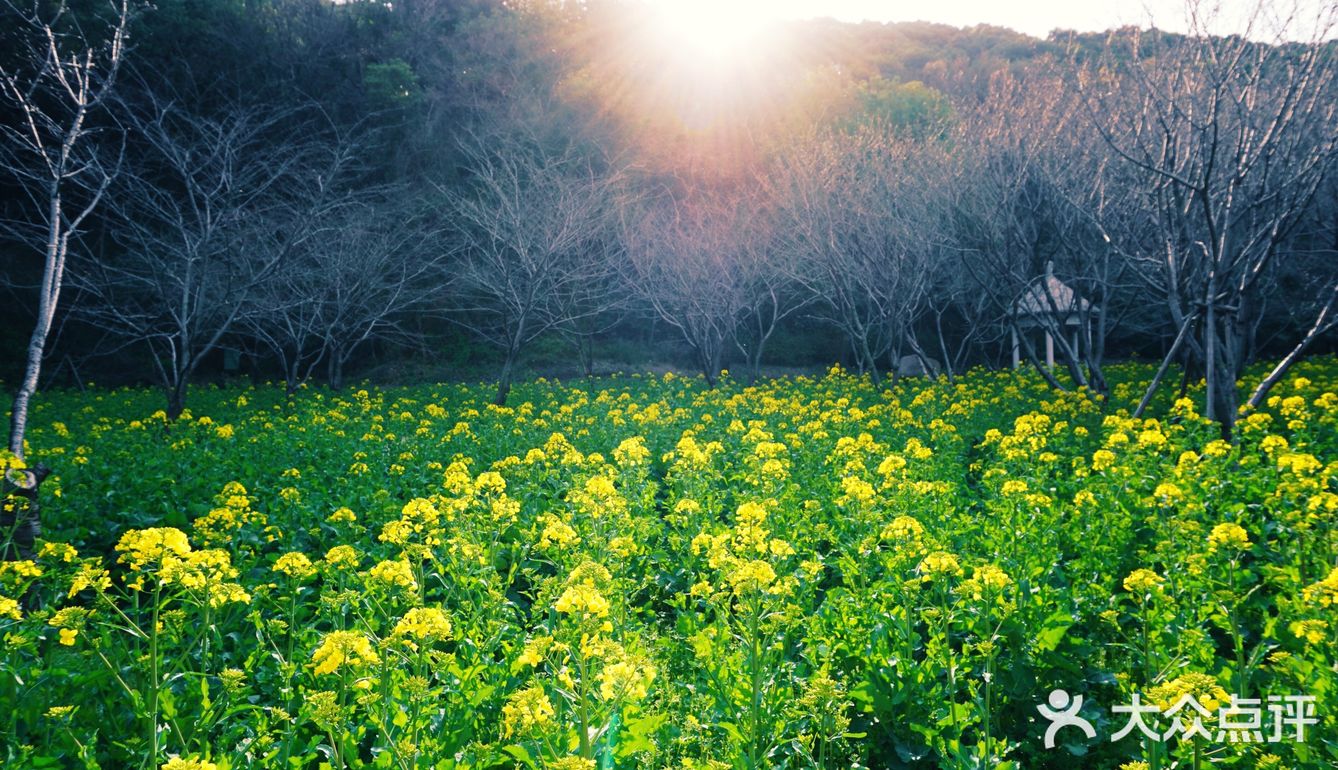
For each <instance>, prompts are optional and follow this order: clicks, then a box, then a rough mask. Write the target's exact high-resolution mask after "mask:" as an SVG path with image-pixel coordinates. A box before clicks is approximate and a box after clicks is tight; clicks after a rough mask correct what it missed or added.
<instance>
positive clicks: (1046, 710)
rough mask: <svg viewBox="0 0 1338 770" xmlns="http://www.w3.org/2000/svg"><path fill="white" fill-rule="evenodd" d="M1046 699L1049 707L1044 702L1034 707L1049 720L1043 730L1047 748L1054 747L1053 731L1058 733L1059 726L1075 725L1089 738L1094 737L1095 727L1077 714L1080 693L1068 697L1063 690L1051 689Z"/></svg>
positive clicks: (1079, 704) (1080, 706) (1080, 707)
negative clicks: (1047, 725)
mask: <svg viewBox="0 0 1338 770" xmlns="http://www.w3.org/2000/svg"><path fill="white" fill-rule="evenodd" d="M1047 700H1048V701H1049V702H1050V705H1049V707H1047V706H1046V705H1045V704H1041V705H1039V706H1037V707H1036V710H1037V711H1039V712H1041V716H1043V717H1045V718H1046V719H1048V720H1050V726H1049V727H1048V728H1046V730H1045V747H1046V748H1047V749H1053V748H1054V747H1055V733H1058V732H1059V729H1060V728H1061V727H1076V728H1078V729H1079V730H1082V731H1083V734H1084V735H1086V736H1087V737H1088V738H1089V739H1091V738H1095V737H1096V728H1094V727H1092V723H1091V722H1088V721H1087V720H1086V719H1083V718H1082V717H1080V716H1078V711H1079V710H1081V709H1082V696H1081V695H1074V696H1072V697H1070V696H1069V694H1068V693H1067V692H1065V691H1064V690H1051V691H1050V696H1049V697H1048V698H1047Z"/></svg>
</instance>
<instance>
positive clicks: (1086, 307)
mask: <svg viewBox="0 0 1338 770" xmlns="http://www.w3.org/2000/svg"><path fill="white" fill-rule="evenodd" d="M1092 310H1094V308H1093V306H1092V304H1091V303H1090V302H1088V301H1087V300H1085V299H1083V298H1082V297H1080V296H1079V295H1078V293H1077V292H1076V291H1074V290H1073V288H1072V287H1071V286H1069V285H1068V284H1066V283H1064V282H1063V281H1061V280H1059V279H1058V278H1056V277H1055V274H1054V263H1053V262H1046V263H1045V275H1043V276H1040V277H1038V278H1036V280H1034V281H1032V282H1031V284H1030V285H1028V286H1027V289H1026V290H1025V291H1024V292H1023V293H1022V296H1021V297H1019V298H1018V299H1017V300H1016V301H1015V302H1014V303H1013V307H1012V310H1011V311H1010V313H1009V316H1010V318H1011V320H1012V323H1011V324H1010V326H1011V331H1012V334H1013V368H1014V369H1016V368H1017V367H1018V365H1019V364H1020V363H1021V361H1022V357H1021V348H1020V345H1021V340H1020V339H1019V338H1018V332H1019V330H1021V333H1022V334H1030V333H1032V330H1034V329H1041V330H1042V331H1043V332H1044V333H1045V365H1046V367H1047V368H1049V369H1054V368H1055V339H1054V336H1053V335H1054V334H1055V333H1064V334H1069V335H1071V336H1072V344H1073V349H1074V350H1077V349H1078V333H1079V332H1080V331H1084V329H1083V325H1084V324H1087V325H1089V326H1090V323H1091V322H1090V320H1089V319H1090V318H1091V312H1092Z"/></svg>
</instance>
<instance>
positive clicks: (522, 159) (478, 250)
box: [442, 129, 617, 404]
mask: <svg viewBox="0 0 1338 770" xmlns="http://www.w3.org/2000/svg"><path fill="white" fill-rule="evenodd" d="M461 153H462V155H463V157H464V158H465V163H466V173H467V178H466V180H465V182H464V184H462V185H457V186H454V187H451V188H443V190H442V192H443V196H444V201H445V203H444V209H445V213H446V214H447V215H448V219H449V220H450V221H451V222H453V223H454V224H455V225H456V226H457V227H458V233H457V234H458V237H459V239H460V242H459V248H458V249H456V255H455V258H454V259H453V260H452V263H451V266H450V274H449V281H450V287H449V288H450V291H449V294H450V304H449V307H448V308H447V310H448V314H449V317H450V319H451V320H452V321H454V322H456V323H458V324H460V325H461V326H463V327H465V328H467V329H469V330H470V331H472V332H474V333H475V334H477V335H478V336H479V337H480V338H482V339H483V340H485V341H486V342H488V343H489V344H491V345H494V346H496V347H497V348H498V349H500V350H501V351H502V355H503V361H502V370H501V372H500V374H499V375H498V381H497V396H496V402H497V403H498V404H504V403H506V398H507V395H508V394H509V393H510V391H511V380H512V377H513V376H514V374H515V368H516V364H517V362H518V360H519V358H520V355H521V352H522V351H523V350H524V349H525V347H526V346H527V345H529V344H530V343H531V342H533V341H534V340H535V339H536V338H537V337H539V336H541V335H543V334H545V333H548V332H551V331H557V330H559V329H562V328H564V327H569V325H571V324H574V323H576V322H578V321H579V320H580V319H582V318H587V317H593V316H594V315H596V314H598V313H599V312H601V311H602V309H603V308H604V307H605V298H604V297H603V296H602V295H600V294H598V293H594V294H592V293H591V290H592V289H595V288H597V287H600V286H603V285H605V283H604V281H605V277H606V275H607V272H608V270H609V265H608V263H607V262H606V261H605V260H603V259H600V258H598V257H600V256H601V255H604V254H605V253H606V249H607V247H606V244H605V243H604V242H603V239H605V238H608V237H609V233H610V230H609V222H610V218H609V202H610V195H611V190H612V185H613V182H614V180H615V178H616V176H617V174H616V172H605V171H602V170H600V169H597V168H596V167H595V166H594V165H593V163H592V161H591V160H590V159H588V158H585V157H582V156H581V155H580V153H578V152H577V151H576V150H575V149H574V148H572V147H570V146H567V147H563V148H558V149H554V148H551V147H548V146H545V144H544V143H543V142H542V141H541V140H540V138H539V137H538V136H536V135H535V134H533V133H529V132H526V131H524V130H520V129H517V130H516V131H514V132H512V133H510V134H505V135H496V134H495V135H488V136H485V135H479V134H475V135H472V136H470V137H469V138H468V139H467V140H466V141H464V142H463V143H462V145H461Z"/></svg>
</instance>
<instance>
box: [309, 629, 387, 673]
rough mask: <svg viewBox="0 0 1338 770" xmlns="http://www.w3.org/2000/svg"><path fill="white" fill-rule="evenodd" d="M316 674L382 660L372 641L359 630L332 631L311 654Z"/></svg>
mask: <svg viewBox="0 0 1338 770" xmlns="http://www.w3.org/2000/svg"><path fill="white" fill-rule="evenodd" d="M311 662H312V663H313V664H314V665H315V673H316V674H318V675H319V674H332V673H334V672H335V671H338V670H339V669H340V667H342V666H345V665H347V666H351V667H359V666H370V665H374V664H376V663H380V662H381V658H380V656H378V655H377V654H376V650H374V649H372V642H371V640H370V639H368V638H367V635H366V634H363V633H361V632H359V631H331V632H330V633H328V634H326V635H325V638H324V639H322V640H321V645H320V646H319V647H317V648H316V651H315V652H313V653H312V654H311Z"/></svg>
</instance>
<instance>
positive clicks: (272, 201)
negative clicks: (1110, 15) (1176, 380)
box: [0, 0, 1338, 424]
mask: <svg viewBox="0 0 1338 770" xmlns="http://www.w3.org/2000/svg"><path fill="white" fill-rule="evenodd" d="M122 7H124V9H125V10H126V11H127V12H128V14H129V16H130V20H129V22H128V25H127V26H126V28H125V29H126V32H125V35H124V41H123V42H122V43H121V44H122V45H123V46H124V48H123V51H121V54H122V60H121V66H120V68H119V70H118V72H117V73H116V79H115V82H114V84H108V85H109V88H108V89H107V93H106V96H105V98H104V99H102V100H100V101H99V102H98V103H97V104H96V105H94V107H95V108H94V109H90V110H89V111H88V116H87V123H86V129H87V130H86V132H85V133H84V134H83V135H82V136H81V138H80V143H79V145H78V148H77V149H78V152H80V153H85V155H80V156H79V158H82V160H79V162H78V163H75V164H74V165H72V166H71V167H70V168H71V169H72V170H70V171H69V172H68V174H69V175H68V176H67V177H65V179H66V180H67V182H66V187H65V189H64V192H63V196H64V197H63V199H62V203H63V205H65V206H67V207H68V206H71V205H74V206H75V207H76V208H77V207H78V206H77V205H76V204H82V203H91V202H96V205H95V206H88V207H87V216H84V217H82V218H79V219H78V220H77V221H73V220H72V219H71V218H70V217H69V216H66V217H65V219H63V220H60V221H62V222H66V224H68V225H70V227H69V228H68V234H69V237H68V256H67V258H66V262H65V264H64V275H63V290H62V292H61V295H60V297H59V303H58V306H57V307H56V308H55V312H54V315H53V322H52V331H51V334H50V337H49V340H48V342H47V344H46V346H45V350H44V358H45V362H46V364H45V375H44V377H45V380H44V381H52V382H63V383H83V382H86V381H88V380H90V379H91V380H96V381H98V382H104V383H115V382H121V381H128V380H143V381H152V382H156V383H157V384H159V385H160V386H161V387H162V388H163V390H164V393H165V395H166V398H167V400H168V403H169V405H170V408H171V410H173V411H175V410H179V409H181V408H182V407H183V406H184V403H185V398H186V392H187V391H186V386H187V385H188V384H189V383H191V382H196V381H200V380H205V379H211V378H215V377H218V376H220V375H229V374H247V373H249V374H251V375H253V376H258V377H266V378H282V379H283V380H284V381H286V382H287V383H288V384H289V386H290V387H292V388H297V387H298V386H300V385H301V384H302V383H305V382H308V381H313V380H314V381H326V382H330V383H332V384H335V385H338V384H339V383H341V382H342V381H344V380H345V379H346V378H347V377H349V376H358V377H362V376H372V377H387V378H388V377H406V376H421V377H434V378H440V377H445V376H452V375H459V374H460V373H461V372H467V373H477V372H483V371H487V372H488V373H489V376H495V377H496V378H497V380H498V382H499V387H498V393H497V397H498V399H499V401H500V400H504V399H505V398H506V394H507V390H508V388H509V383H510V381H511V379H512V378H513V377H515V376H516V375H517V372H519V371H523V370H526V369H527V368H529V369H533V368H536V367H538V368H543V367H548V368H550V369H552V370H554V371H558V373H568V374H579V373H590V372H594V371H597V370H599V369H600V367H601V366H607V365H608V363H609V362H611V361H612V362H617V363H621V364H628V365H637V364H645V363H648V362H651V361H658V362H665V361H668V362H676V363H678V364H680V365H687V364H690V365H692V366H695V367H696V368H697V369H698V370H700V371H701V372H702V373H703V374H704V375H705V376H706V377H707V379H708V380H713V379H714V377H715V376H717V374H718V373H719V371H720V370H721V369H722V368H724V367H731V368H733V369H735V370H743V371H746V372H748V373H756V372H758V371H761V370H762V369H763V367H765V366H804V365H811V364H814V363H816V362H829V361H831V360H832V359H838V360H841V361H843V362H844V363H846V364H847V365H848V366H849V367H851V368H853V369H856V370H858V371H861V372H864V373H867V374H868V375H869V376H871V377H873V378H874V379H875V381H877V380H879V379H880V378H882V377H884V376H887V375H889V374H890V375H892V376H895V374H896V372H897V371H898V368H899V367H902V366H903V365H904V361H905V360H906V359H907V357H913V358H914V359H915V360H916V361H917V362H919V364H920V367H921V368H923V369H926V370H928V371H930V372H931V373H934V374H938V375H940V376H945V377H954V376H955V375H956V374H957V373H960V372H962V371H963V370H964V369H966V368H967V367H970V366H973V365H978V364H986V365H996V366H998V365H1007V364H1008V363H1009V362H1010V360H1011V359H1012V358H1013V357H1014V356H1016V358H1017V359H1018V360H1020V361H1021V362H1022V363H1023V364H1024V365H1033V366H1036V367H1038V368H1040V369H1041V370H1042V371H1044V372H1045V373H1046V375H1047V376H1048V377H1050V378H1051V380H1052V384H1053V386H1054V387H1056V388H1067V387H1074V386H1087V387H1090V388H1092V389H1094V390H1097V391H1101V390H1103V389H1104V388H1105V382H1104V378H1103V375H1102V365H1103V363H1104V362H1105V361H1107V360H1109V359H1111V358H1118V357H1127V356H1129V355H1131V354H1136V355H1141V356H1145V357H1150V358H1154V359H1158V360H1164V361H1165V363H1166V366H1165V367H1163V368H1164V369H1165V370H1170V371H1177V372H1179V371H1183V372H1185V376H1186V377H1193V378H1195V379H1197V378H1199V377H1203V378H1205V379H1206V380H1207V381H1208V385H1209V387H1208V394H1209V395H1208V399H1209V404H1208V405H1207V413H1208V414H1210V415H1213V416H1216V417H1218V418H1219V419H1222V420H1223V421H1224V422H1225V423H1228V424H1229V422H1230V420H1231V419H1232V415H1234V414H1235V413H1236V410H1237V408H1238V406H1239V405H1240V404H1241V402H1243V401H1245V400H1247V399H1249V398H1251V397H1256V398H1257V397H1259V396H1261V395H1262V394H1261V392H1254V389H1255V385H1256V383H1248V384H1247V385H1248V387H1247V389H1246V390H1245V391H1244V392H1239V390H1238V388H1237V384H1236V383H1237V380H1238V379H1239V378H1240V375H1241V373H1242V372H1243V371H1244V369H1245V367H1246V366H1248V365H1249V364H1251V363H1253V362H1255V361H1258V360H1260V359H1261V358H1271V359H1279V360H1282V361H1283V365H1284V366H1285V365H1286V364H1287V363H1288V362H1290V361H1291V360H1294V359H1295V358H1297V357H1299V356H1301V355H1302V354H1304V353H1305V352H1307V351H1314V350H1324V349H1326V348H1325V346H1326V345H1327V346H1329V347H1330V348H1331V346H1332V344H1333V343H1332V337H1331V336H1326V332H1327V331H1328V330H1329V329H1330V328H1331V327H1332V326H1333V324H1334V315H1335V311H1338V308H1335V306H1334V302H1335V291H1338V266H1336V265H1338V260H1336V259H1335V256H1336V250H1338V194H1336V193H1338V188H1336V187H1335V184H1336V183H1335V177H1334V172H1335V170H1338V168H1335V163H1336V161H1338V155H1336V154H1335V145H1336V143H1338V121H1336V119H1335V112H1334V110H1335V105H1338V98H1335V97H1338V93H1335V77H1334V65H1335V61H1334V54H1335V46H1334V44H1333V43H1332V42H1329V43H1322V42H1317V43H1304V42H1275V43H1272V44H1270V43H1265V42H1257V41H1258V40H1259V39H1260V36H1259V35H1258V34H1251V35H1249V36H1241V37H1233V38H1222V37H1212V36H1208V35H1201V34H1195V33H1193V32H1191V33H1189V34H1185V35H1176V34H1167V33H1161V32H1157V31H1154V30H1137V29H1124V30H1115V31H1112V32H1110V33H1108V34H1082V35H1079V34H1073V33H1065V32H1062V31H1056V32H1054V33H1052V34H1051V35H1050V36H1049V38H1048V39H1046V40H1038V39H1035V38H1030V37H1027V36H1024V35H1020V34H1017V33H1014V32H1011V31H1009V30H1004V29H999V28H992V27H977V28H972V29H954V28H950V27H945V26H941V25H933V24H924V23H913V24H871V23H866V24H858V25H856V24H845V23H838V22H835V21H831V20H825V21H808V22H794V23H787V24H781V25H774V26H772V27H769V28H767V29H765V31H764V34H765V35H766V38H765V40H753V41H747V46H745V45H744V44H743V43H742V42H741V43H739V45H738V46H736V47H735V48H731V49H725V50H719V49H717V50H710V51H708V50H707V49H705V48H701V47H699V46H698V41H695V40H693V39H692V36H691V35H687V36H679V37H674V36H672V35H667V34H664V30H663V29H662V27H663V25H662V24H661V22H662V20H661V19H659V18H658V17H657V16H656V11H654V9H652V8H649V7H647V6H645V5H641V4H636V3H626V2H590V3H584V4H576V5H572V4H561V3H542V2H510V3H496V2H487V1H485V0H400V1H398V2H395V3H385V2H374V1H372V0H352V1H349V2H341V3H327V2H317V0H176V1H174V2H165V3H159V4H157V5H156V6H155V7H152V8H150V7H147V6H135V5H125V6H119V5H117V4H111V5H108V4H106V3H105V2H92V1H91V0H90V1H87V2H84V1H81V2H75V3H69V4H67V5H65V6H63V7H62V8H63V13H62V14H60V15H56V14H54V10H53V9H55V8H56V7H55V6H53V5H51V4H49V3H37V4H36V5H32V4H25V3H17V4H15V5H7V6H5V7H4V8H3V9H0V13H4V14H8V15H9V17H10V19H11V20H13V21H14V22H15V23H13V24H10V23H8V22H6V23H5V24H3V25H0V28H3V29H4V30H5V31H4V32H3V33H0V68H3V70H4V72H5V73H6V76H7V77H9V78H10V82H12V83H15V84H21V83H24V82H39V81H40V78H38V77H37V76H38V75H40V69H41V67H42V66H43V61H44V60H43V58H42V55H43V54H42V53H41V52H43V51H46V50H47V49H48V48H50V49H51V50H58V51H75V52H76V53H77V52H79V51H87V52H90V55H93V56H95V57H96V56H103V55H106V54H107V52H108V51H109V50H110V49H109V48H108V47H107V46H108V45H109V42H108V41H109V38H108V37H107V34H108V33H107V30H109V29H113V28H114V24H113V22H115V20H116V15H117V13H118V9H120V8H122ZM30 19H37V20H42V19H46V20H51V19H55V22H54V23H53V24H52V25H50V26H48V27H46V28H44V27H42V26H41V25H40V24H38V25H33V24H28V23H26V22H27V21H28V20H30ZM1194 28H1197V27H1194ZM43 29H52V30H54V31H55V32H54V33H53V35H52V36H51V37H50V40H48V39H47V37H44V36H43ZM758 34H759V35H761V34H763V33H762V32H759V33H758ZM1323 34H1324V30H1322V29H1321V30H1320V32H1319V33H1317V36H1316V40H1322V39H1323ZM48 43H50V45H49V46H48ZM81 46H82V47H81ZM34 52H37V55H34ZM93 60H94V59H92V58H90V59H89V61H90V62H92V61H93ZM92 73H93V77H94V79H95V80H96V76H97V74H98V71H97V70H96V69H94V70H92ZM25 78H28V80H25ZM49 85H50V83H48V86H49ZM44 94H47V95H44ZM61 94H62V92H60V91H58V90H52V91H50V92H49V93H48V92H43V91H40V90H37V91H30V92H26V96H27V97H29V98H31V99H35V100H36V102H34V103H36V104H38V105H45V106H44V109H46V110H47V111H48V112H49V114H51V115H53V116H56V117H59V116H60V115H64V114H65V113H64V112H62V110H65V109H67V108H68V105H66V104H65V103H64V102H62V96H61ZM24 97H25V92H23V91H22V89H16V88H11V89H10V90H9V92H7V94H6V100H5V101H4V102H3V105H4V106H3V112H0V122H3V125H4V126H5V127H6V130H7V132H8V133H6V134H5V138H6V140H7V143H6V144H5V149H4V154H3V155H0V158H2V159H3V162H4V169H3V173H0V201H3V203H2V204H0V205H2V207H0V216H3V220H4V222H5V228H4V240H3V243H2V244H0V259H3V263H2V265H0V270H3V275H4V277H5V299H6V302H5V303H4V307H3V308H0V312H2V313H3V314H4V319H3V321H4V328H5V329H6V330H8V333H7V334H6V335H4V342H3V343H0V344H3V346H4V348H3V351H0V352H2V353H3V360H4V362H5V369H4V371H3V377H4V379H5V381H6V382H17V381H18V380H19V379H20V375H21V373H22V363H23V358H24V351H25V349H26V347H25V343H26V342H27V339H28V338H27V335H28V331H29V330H30V329H31V328H32V327H33V323H34V321H33V319H34V318H35V317H38V316H39V308H38V300H37V297H38V290H37V287H38V286H39V284H40V283H41V280H42V275H43V264H44V260H45V259H46V258H47V256H48V251H47V249H46V248H45V244H46V243H47V241H48V240H49V236H50V234H51V232H52V229H51V228H50V227H49V225H50V221H49V218H50V212H51V211H54V210H55V209H53V208H52V207H51V205H50V204H51V199H50V196H49V193H50V192H51V190H52V189H54V188H53V187H52V186H51V185H50V184H46V185H45V186H44V183H43V180H44V177H43V174H44V173H45V171H46V167H45V166H43V165H42V164H41V163H39V162H37V161H35V160H34V157H37V156H33V155H32V154H31V153H29V154H25V152H24V149H25V145H24V144H23V141H24V133H25V131H26V130H27V129H26V126H27V125H28V124H27V123H25V113H24V111H23V104H24V101H23V99H24ZM44 100H45V101H44ZM57 123H58V121H57ZM42 157H46V156H42ZM40 159H41V158H38V160H40ZM80 175H82V176H80ZM1047 337H1048V341H1047ZM1047 348H1048V351H1047ZM1047 356H1049V357H1050V358H1052V359H1053V360H1054V362H1055V365H1054V370H1053V372H1054V373H1053V374H1051V373H1050V372H1051V370H1050V368H1049V367H1047V366H1046V359H1047ZM1277 374H1279V375H1280V374H1281V371H1279V372H1277Z"/></svg>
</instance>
